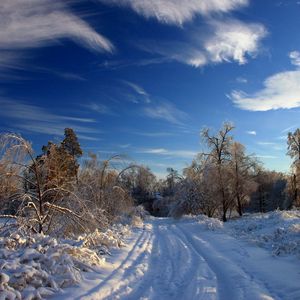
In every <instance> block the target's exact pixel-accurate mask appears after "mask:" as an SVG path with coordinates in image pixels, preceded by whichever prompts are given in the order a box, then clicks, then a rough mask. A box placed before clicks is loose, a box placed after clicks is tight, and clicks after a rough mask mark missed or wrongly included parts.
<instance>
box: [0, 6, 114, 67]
mask: <svg viewBox="0 0 300 300" xmlns="http://www.w3.org/2000/svg"><path fill="white" fill-rule="evenodd" d="M0 20H1V23H0V57H1V56H2V54H4V56H6V59H5V60H4V59H0V67H2V68H3V67H5V68H11V67H15V66H16V65H17V63H16V58H18V55H19V53H20V50H24V49H30V48H35V47H42V46H45V45H48V44H53V43H55V42H57V41H58V40H60V39H64V38H68V39H71V40H73V41H75V42H77V43H79V44H82V45H83V46H85V47H87V48H89V49H92V50H95V51H107V52H112V51H113V49H114V46H113V45H112V43H111V42H110V41H109V40H108V39H107V38H105V37H104V36H103V35H101V34H99V33H97V32H96V31H95V30H94V29H93V28H92V27H91V26H90V25H88V24H87V23H86V22H85V21H84V20H83V19H82V18H80V17H79V16H77V15H76V14H75V13H74V10H72V11H71V10H70V9H69V8H68V7H67V5H66V4H65V2H63V1H57V0H26V1H22V0H1V3H0Z"/></svg>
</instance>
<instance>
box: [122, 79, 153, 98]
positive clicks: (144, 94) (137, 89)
mask: <svg viewBox="0 0 300 300" xmlns="http://www.w3.org/2000/svg"><path fill="white" fill-rule="evenodd" d="M122 82H123V83H124V84H126V85H127V86H128V87H130V88H131V89H132V90H133V91H134V92H135V93H136V94H138V95H139V96H141V97H142V98H143V100H144V102H146V103H150V102H151V100H150V95H149V94H148V93H147V92H146V91H145V90H144V88H143V87H141V86H140V85H138V84H136V83H133V82H130V81H127V80H122ZM137 102H138V101H137Z"/></svg>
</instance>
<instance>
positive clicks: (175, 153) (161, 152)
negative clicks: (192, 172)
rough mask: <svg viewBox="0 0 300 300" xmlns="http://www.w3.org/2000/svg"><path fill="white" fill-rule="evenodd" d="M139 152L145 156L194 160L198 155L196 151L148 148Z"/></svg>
mask: <svg viewBox="0 0 300 300" xmlns="http://www.w3.org/2000/svg"><path fill="white" fill-rule="evenodd" d="M137 152H138V153H144V154H156V155H163V156H174V157H180V158H193V157H195V156H196V155H197V152H196V151H191V150H168V149H165V148H147V149H140V150H138V151H137Z"/></svg>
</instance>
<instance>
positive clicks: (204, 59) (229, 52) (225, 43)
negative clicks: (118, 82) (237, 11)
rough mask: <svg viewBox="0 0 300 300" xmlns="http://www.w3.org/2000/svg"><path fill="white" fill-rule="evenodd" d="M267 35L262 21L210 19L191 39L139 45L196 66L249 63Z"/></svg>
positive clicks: (151, 51)
mask: <svg viewBox="0 0 300 300" xmlns="http://www.w3.org/2000/svg"><path fill="white" fill-rule="evenodd" d="M204 33H205V34H204ZM266 35H267V30H266V29H265V27H264V26H263V25H261V24H256V23H249V24H248V23H244V22H241V21H238V20H233V19H224V20H222V21H220V20H219V21H215V20H214V21H211V20H210V21H208V23H207V24H206V25H205V26H202V27H200V28H197V29H196V30H195V32H194V34H192V36H190V37H189V39H188V40H187V41H164V42H159V41H143V42H141V43H139V44H138V45H137V46H138V47H139V48H141V49H142V50H144V51H147V52H150V53H152V54H153V53H155V54H159V55H161V56H162V57H164V58H165V59H168V61H174V60H175V61H178V62H180V63H184V64H187V65H190V66H193V67H196V68H199V67H203V66H205V65H207V64H220V63H224V62H237V63H238V64H241V65H242V64H245V63H247V59H248V57H255V56H256V55H257V53H258V52H259V51H260V42H261V40H262V39H263V38H264V37H265V36H266Z"/></svg>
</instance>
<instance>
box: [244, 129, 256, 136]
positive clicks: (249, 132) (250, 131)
mask: <svg viewBox="0 0 300 300" xmlns="http://www.w3.org/2000/svg"><path fill="white" fill-rule="evenodd" d="M246 133H248V134H250V135H256V131H255V130H249V131H246Z"/></svg>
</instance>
